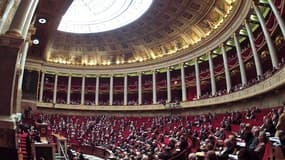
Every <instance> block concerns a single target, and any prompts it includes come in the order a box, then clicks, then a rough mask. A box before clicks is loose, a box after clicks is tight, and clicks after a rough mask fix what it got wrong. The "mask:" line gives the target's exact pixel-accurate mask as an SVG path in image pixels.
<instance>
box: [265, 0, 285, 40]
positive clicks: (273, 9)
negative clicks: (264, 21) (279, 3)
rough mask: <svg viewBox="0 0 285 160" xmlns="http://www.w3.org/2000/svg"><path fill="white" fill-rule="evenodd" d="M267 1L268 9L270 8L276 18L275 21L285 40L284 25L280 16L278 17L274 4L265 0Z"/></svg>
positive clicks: (269, 0) (270, 0)
mask: <svg viewBox="0 0 285 160" xmlns="http://www.w3.org/2000/svg"><path fill="white" fill-rule="evenodd" d="M267 1H268V3H269V5H270V8H271V10H272V12H273V14H274V15H275V17H276V20H277V22H278V24H279V27H280V29H281V32H282V34H283V38H284V39H285V25H284V21H283V18H282V17H281V15H280V13H279V11H278V9H277V8H276V6H275V4H274V2H273V1H272V0H267Z"/></svg>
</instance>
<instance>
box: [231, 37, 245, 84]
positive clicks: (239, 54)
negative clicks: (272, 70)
mask: <svg viewBox="0 0 285 160" xmlns="http://www.w3.org/2000/svg"><path fill="white" fill-rule="evenodd" d="M233 37H234V42H235V46H236V51H237V57H238V63H239V69H240V75H241V83H242V85H243V86H244V85H246V84H247V78H246V73H245V67H244V63H243V60H242V55H241V48H240V44H239V40H238V38H237V36H236V33H234V35H233Z"/></svg>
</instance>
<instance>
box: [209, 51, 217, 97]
mask: <svg viewBox="0 0 285 160" xmlns="http://www.w3.org/2000/svg"><path fill="white" fill-rule="evenodd" d="M208 58H209V69H210V77H211V90H212V96H215V95H216V92H217V91H216V90H217V89H216V79H215V73H214V64H213V59H212V55H211V53H208Z"/></svg>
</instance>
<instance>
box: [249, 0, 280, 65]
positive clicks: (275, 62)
mask: <svg viewBox="0 0 285 160" xmlns="http://www.w3.org/2000/svg"><path fill="white" fill-rule="evenodd" d="M252 7H253V9H254V11H255V13H256V16H257V18H258V20H259V23H260V26H261V29H262V31H263V34H264V36H265V40H266V43H267V46H268V49H269V54H270V58H271V62H272V66H273V68H276V69H277V68H278V59H277V56H276V50H275V48H274V45H273V42H272V39H271V37H270V34H269V33H268V31H267V28H266V24H265V20H264V18H263V16H262V14H261V13H260V11H259V9H258V7H257V6H256V5H255V4H254V2H253V3H252Z"/></svg>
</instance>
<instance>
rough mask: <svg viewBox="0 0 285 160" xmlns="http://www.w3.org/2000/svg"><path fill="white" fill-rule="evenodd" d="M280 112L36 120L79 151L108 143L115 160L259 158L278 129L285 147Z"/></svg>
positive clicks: (43, 116)
mask: <svg viewBox="0 0 285 160" xmlns="http://www.w3.org/2000/svg"><path fill="white" fill-rule="evenodd" d="M253 117H254V118H253ZM280 117H282V118H283V120H284V118H285V114H284V112H283V108H273V109H262V110H260V109H258V108H256V107H253V108H250V109H248V110H247V111H244V112H229V113H221V114H214V113H208V114H203V115H197V116H190V115H189V116H182V115H167V116H166V115H164V116H154V117H140V116H139V117H114V116H110V115H109V116H107V115H96V116H68V115H59V114H51V115H49V114H43V113H38V114H34V119H41V120H42V121H44V122H46V123H48V124H49V127H48V133H49V135H51V134H52V133H57V134H61V135H63V136H65V137H66V138H67V140H68V144H69V145H70V146H71V147H73V148H74V149H75V150H79V151H80V146H82V145H90V146H104V147H106V148H109V149H110V150H111V151H112V152H113V154H114V156H115V159H145V160H147V159H162V160H164V159H165V160H166V159H173V160H174V159H175V157H176V159H185V157H187V156H186V155H188V154H190V153H195V154H190V155H191V156H190V155H189V159H190V157H191V159H193V157H196V158H198V159H204V158H205V159H212V158H213V159H215V157H216V159H229V155H236V156H240V157H242V156H245V158H244V159H248V157H251V158H250V159H257V160H259V159H262V157H263V154H264V152H265V148H266V144H268V143H269V140H268V137H269V136H274V135H275V133H277V132H278V135H277V136H279V137H280V140H281V144H279V145H281V146H282V149H283V150H284V148H285V147H284V143H285V142H284V139H285V138H284V129H285V126H284V125H285V124H284V122H285V121H284V122H283V123H282V122H280V120H279V119H280ZM282 127H283V128H282ZM276 130H278V131H277V132H276ZM248 155H250V156H248ZM180 156H181V157H184V158H181V157H180ZM173 157H174V158H173ZM177 157H178V158H177ZM210 157H212V158H210ZM253 157H254V158H253Z"/></svg>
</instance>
